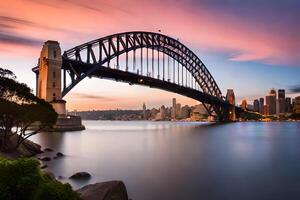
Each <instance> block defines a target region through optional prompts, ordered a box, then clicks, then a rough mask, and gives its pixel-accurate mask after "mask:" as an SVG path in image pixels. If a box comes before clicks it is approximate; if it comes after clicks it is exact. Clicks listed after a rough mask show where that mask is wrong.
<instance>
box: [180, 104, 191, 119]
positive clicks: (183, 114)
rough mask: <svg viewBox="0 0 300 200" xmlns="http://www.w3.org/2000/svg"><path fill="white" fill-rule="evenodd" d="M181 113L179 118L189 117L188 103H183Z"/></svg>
mask: <svg viewBox="0 0 300 200" xmlns="http://www.w3.org/2000/svg"><path fill="white" fill-rule="evenodd" d="M180 113H181V115H180V118H182V119H186V118H189V117H190V115H191V108H190V107H189V106H188V105H185V106H183V107H182V108H181V112H180Z"/></svg>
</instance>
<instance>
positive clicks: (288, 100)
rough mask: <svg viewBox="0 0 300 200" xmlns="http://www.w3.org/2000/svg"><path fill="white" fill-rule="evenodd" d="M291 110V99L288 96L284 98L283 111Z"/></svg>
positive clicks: (288, 111) (289, 111)
mask: <svg viewBox="0 0 300 200" xmlns="http://www.w3.org/2000/svg"><path fill="white" fill-rule="evenodd" d="M292 110H293V108H292V99H291V98H290V97H287V98H285V112H286V113H291V112H292Z"/></svg>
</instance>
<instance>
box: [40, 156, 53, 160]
mask: <svg viewBox="0 0 300 200" xmlns="http://www.w3.org/2000/svg"><path fill="white" fill-rule="evenodd" d="M39 160H41V161H50V160H51V158H50V157H47V156H45V157H41V158H39Z"/></svg>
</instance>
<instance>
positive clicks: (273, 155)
mask: <svg viewBox="0 0 300 200" xmlns="http://www.w3.org/2000/svg"><path fill="white" fill-rule="evenodd" d="M83 123H84V125H85V126H86V130H85V131H77V132H64V133H41V134H39V135H37V136H35V137H34V138H33V140H34V141H36V142H38V143H40V144H41V145H42V146H43V147H50V148H53V149H55V151H60V152H62V153H64V154H66V157H63V158H60V159H57V160H52V161H50V162H48V163H47V165H48V166H49V169H50V170H51V171H53V172H54V174H55V175H56V176H63V177H64V178H63V179H62V181H64V182H70V183H71V184H72V186H73V187H74V188H79V187H81V186H83V185H86V184H89V183H95V182H102V181H107V180H123V181H124V182H125V184H126V187H127V190H128V193H129V196H130V198H132V199H133V200H169V199H170V200H185V199H187V200H194V199H195V200H200V199H203V200H235V199H236V200H248V199H249V200H277V199H278V200H284V199H287V200H294V199H295V200H299V199H300V123H292V122H291V123H287V122H274V123H258V122H249V123H231V124H223V125H208V124H205V123H185V122H145V121H131V122H120V121H84V122H83ZM47 154H48V155H54V154H55V152H53V153H47ZM78 171H87V172H90V173H91V175H92V178H91V179H90V180H89V181H87V182H74V181H70V180H69V179H68V177H69V176H70V175H72V174H73V173H75V172H78Z"/></svg>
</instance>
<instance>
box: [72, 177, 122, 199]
mask: <svg viewBox="0 0 300 200" xmlns="http://www.w3.org/2000/svg"><path fill="white" fill-rule="evenodd" d="M76 192H78V193H79V194H80V197H81V198H82V199H83V200H128V195H127V190H126V187H125V184H124V183H123V182H122V181H108V182H103V183H96V184H90V185H86V186H84V187H82V188H80V189H78V190H77V191H76Z"/></svg>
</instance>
